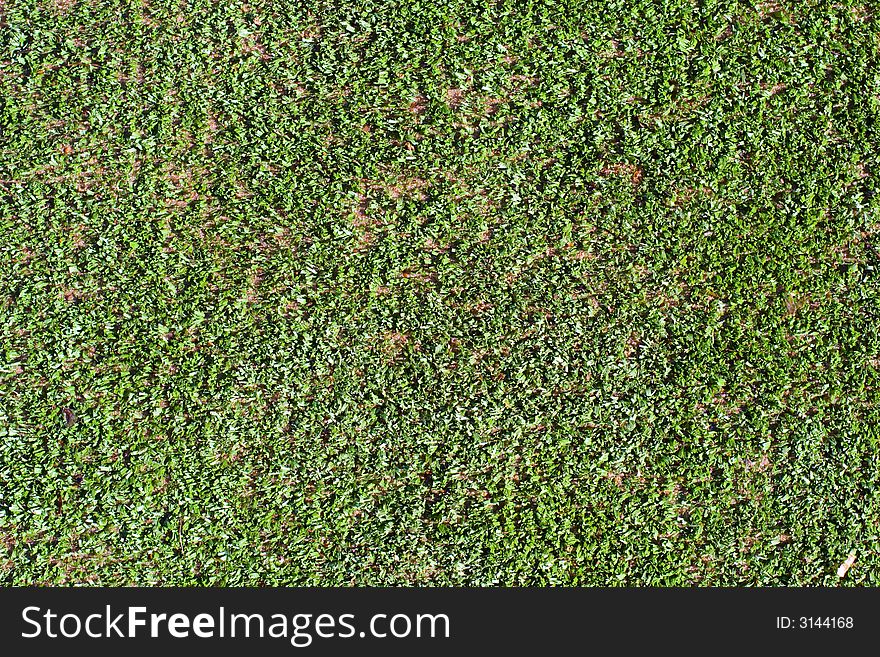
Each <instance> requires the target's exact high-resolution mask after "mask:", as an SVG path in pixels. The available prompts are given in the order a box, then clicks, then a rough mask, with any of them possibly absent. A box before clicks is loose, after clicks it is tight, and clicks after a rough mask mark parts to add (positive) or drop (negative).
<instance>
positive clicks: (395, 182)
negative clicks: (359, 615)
mask: <svg viewBox="0 0 880 657" xmlns="http://www.w3.org/2000/svg"><path fill="white" fill-rule="evenodd" d="M304 4H305V5H309V6H310V7H311V12H307V11H306V10H305V9H303V8H302V5H304ZM759 4H760V6H758V5H756V4H754V3H752V2H746V1H742V0H667V1H666V2H661V1H660V0H656V1H653V2H652V1H647V0H607V1H606V0H603V1H601V2H600V1H596V2H586V1H582V2H575V1H569V2H550V1H546V2H545V1H535V2H529V3H526V2H480V3H478V2H458V1H452V0H448V1H444V2H433V1H431V2H428V1H427V0H425V1H424V2H421V1H419V2H415V1H409V0H407V1H405V2H404V1H402V0H401V1H400V2H362V1H355V0H351V1H348V2H333V3H331V2H310V3H301V2H299V1H292V0H290V1H278V0H273V1H272V2H269V1H268V0H260V1H256V2H251V3H249V4H248V5H243V4H239V3H234V2H232V3H226V2H208V1H206V0H189V1H187V0H180V1H179V2H160V1H158V0H149V2H148V1H147V0H144V1H143V2H107V1H105V2H101V1H99V0H91V1H89V0H55V2H54V3H53V2H51V1H42V0H41V2H34V1H33V0H4V1H2V2H0V22H2V28H0V180H2V182H0V353H2V356H3V357H2V360H0V539H2V540H0V582H3V583H5V584H16V585H22V584H33V583H37V584H72V583H84V584H102V585H110V584H140V585H153V584H162V585H172V584H183V585H217V584H224V585H258V584H267V585H294V584H312V585H347V584H358V585H365V584H370V585H392V584H393V585H402V584H418V585H451V584H466V585H491V584H497V585H526V584H531V585H548V584H576V585H584V584H590V585H621V584H626V585H691V584H699V585H738V584H747V585H756V584H764V585H819V584H825V585H836V584H837V583H838V582H840V583H841V584H843V585H853V584H861V585H873V586H877V585H880V571H878V566H880V527H878V522H880V486H878V484H880V458H878V426H880V425H878V420H880V409H878V401H880V392H878V376H880V337H878V335H880V331H878V317H880V305H878V300H880V294H878V292H880V288H878V276H877V267H878V252H877V247H876V243H877V237H878V232H880V219H878V207H880V203H878V200H877V197H876V196H875V193H876V189H877V176H878V175H880V149H878V144H880V133H878V127H877V119H878V114H880V112H878V109H880V51H878V47H880V13H878V14H877V15H872V12H871V4H872V3H870V2H867V1H866V2H864V4H863V6H859V5H857V4H853V3H851V2H845V1H844V2H824V1H823V2H817V1H815V0H802V1H798V2H793V1H792V2H782V3H780V5H779V6H777V7H776V8H775V9H776V10H774V7H772V6H770V5H772V4H773V3H763V4H761V3H759ZM853 550H854V551H855V552H856V555H857V558H856V562H855V565H854V566H853V568H852V569H851V570H850V571H849V573H848V574H847V575H846V577H845V578H843V579H838V577H837V575H836V570H837V567H838V566H839V565H840V563H841V562H842V561H843V560H844V559H846V557H847V555H848V554H849V553H850V552H851V551H853Z"/></svg>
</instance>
